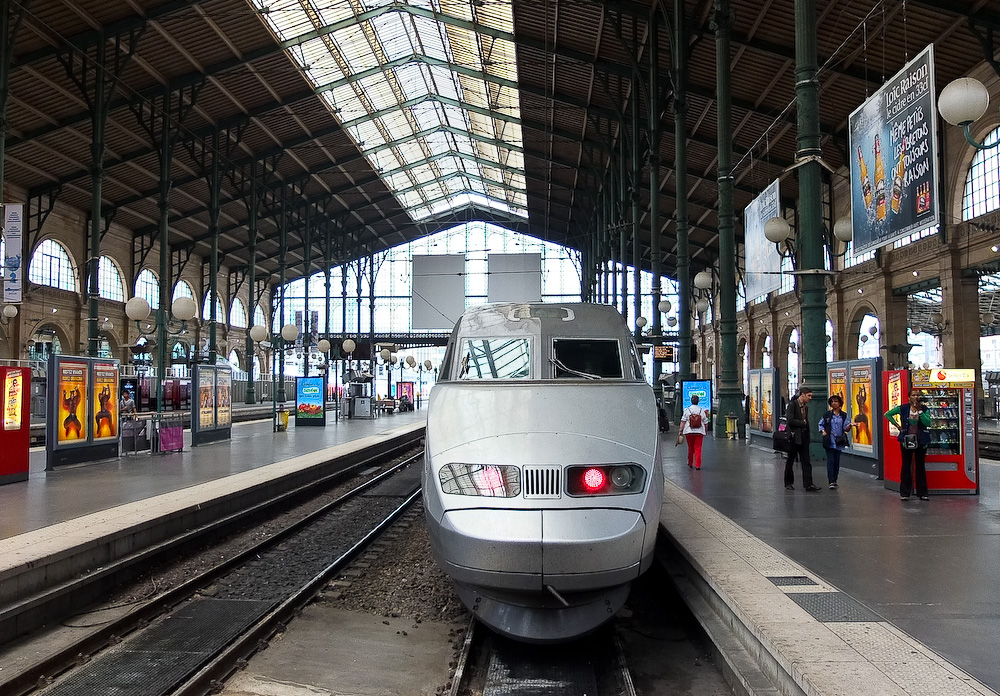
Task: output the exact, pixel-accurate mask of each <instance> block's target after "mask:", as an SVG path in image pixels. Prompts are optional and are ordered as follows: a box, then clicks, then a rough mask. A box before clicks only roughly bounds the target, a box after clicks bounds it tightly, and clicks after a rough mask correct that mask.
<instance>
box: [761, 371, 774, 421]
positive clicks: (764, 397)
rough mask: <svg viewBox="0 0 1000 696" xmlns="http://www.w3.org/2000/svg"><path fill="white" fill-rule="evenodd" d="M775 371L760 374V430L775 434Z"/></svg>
mask: <svg viewBox="0 0 1000 696" xmlns="http://www.w3.org/2000/svg"><path fill="white" fill-rule="evenodd" d="M773 409H774V371H773V370H764V371H763V372H761V373H760V430H761V432H763V433H770V432H774V411H773Z"/></svg>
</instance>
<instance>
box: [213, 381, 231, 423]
mask: <svg viewBox="0 0 1000 696" xmlns="http://www.w3.org/2000/svg"><path fill="white" fill-rule="evenodd" d="M215 380H216V384H217V386H218V395H217V397H216V406H215V413H216V417H215V424H216V426H217V427H219V428H228V427H229V426H231V425H232V424H233V371H232V370H228V369H226V368H223V367H217V368H215Z"/></svg>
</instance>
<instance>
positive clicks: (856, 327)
mask: <svg viewBox="0 0 1000 696" xmlns="http://www.w3.org/2000/svg"><path fill="white" fill-rule="evenodd" d="M869 314H871V315H872V316H873V317H875V318H876V319H878V321H879V325H881V323H882V318H881V317H879V315H878V312H877V311H876V310H875V306H874V305H873V304H872V303H871V302H869V301H867V300H861V301H860V302H858V303H857V304H855V305H854V306H853V307H852V308H851V309H850V310H849V311H848V313H847V316H848V320H847V325H846V326H845V327H844V331H843V335H844V345H843V346H842V348H843V350H841V351H840V356H839V357H840V359H842V360H854V359H855V358H857V357H858V343H859V341H860V339H861V324H862V322H863V321H864V319H865V317H866V316H867V315H869Z"/></svg>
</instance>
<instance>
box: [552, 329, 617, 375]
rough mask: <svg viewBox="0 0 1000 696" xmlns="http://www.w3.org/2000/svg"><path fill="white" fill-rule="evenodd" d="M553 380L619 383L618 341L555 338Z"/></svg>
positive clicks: (553, 346)
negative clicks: (574, 379) (613, 381)
mask: <svg viewBox="0 0 1000 696" xmlns="http://www.w3.org/2000/svg"><path fill="white" fill-rule="evenodd" d="M552 365H553V367H554V368H555V372H554V374H553V377H555V378H556V379H573V378H574V377H575V378H580V379H621V378H622V358H621V353H620V352H619V350H618V341H616V340H614V339H611V340H608V339H594V338H557V339H554V340H553V341H552Z"/></svg>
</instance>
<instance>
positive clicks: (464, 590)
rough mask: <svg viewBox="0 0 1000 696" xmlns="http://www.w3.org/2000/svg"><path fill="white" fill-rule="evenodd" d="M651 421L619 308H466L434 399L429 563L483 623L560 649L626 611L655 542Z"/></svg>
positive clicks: (426, 477)
mask: <svg viewBox="0 0 1000 696" xmlns="http://www.w3.org/2000/svg"><path fill="white" fill-rule="evenodd" d="M656 415H657V411H656V402H655V398H654V396H653V392H652V389H651V388H650V386H649V385H648V384H647V383H646V382H645V380H644V377H643V373H642V368H641V364H640V361H639V358H638V354H637V352H636V347H635V343H634V342H633V339H632V337H631V335H630V334H629V332H628V330H627V328H626V326H625V323H624V321H623V320H622V317H621V314H619V313H618V311H617V310H616V309H615V308H613V307H610V306H606V305H597V304H573V303H569V304H492V305H484V306H481V307H475V308H472V309H469V310H468V311H466V313H465V314H464V315H463V316H462V318H461V319H460V320H459V321H458V323H457V324H456V326H455V330H454V331H453V333H452V335H451V338H450V340H449V343H448V348H447V351H446V354H445V359H444V364H443V365H442V369H441V373H440V375H439V379H438V383H437V385H436V386H435V387H434V390H433V391H432V392H431V398H430V403H429V406H428V413H427V437H426V447H425V455H424V469H423V497H424V510H425V515H426V518H427V524H428V527H429V529H430V536H431V543H432V548H433V552H434V555H435V558H436V560H437V562H438V564H439V565H440V566H441V567H442V568H443V569H444V570H445V572H446V573H447V574H448V575H450V576H451V577H452V578H453V579H454V580H455V583H456V587H457V589H458V593H459V596H460V597H461V599H462V601H463V602H464V603H465V605H466V606H467V607H468V608H469V609H470V611H472V612H473V613H474V614H475V616H476V617H477V618H478V619H479V620H480V621H481V622H483V623H485V624H486V625H488V626H489V627H491V628H492V629H493V630H495V631H497V632H498V633H501V634H504V635H507V636H509V637H512V638H515V639H518V640H521V641H526V642H536V643H551V642H561V641H566V640H570V639H573V638H576V637H579V636H582V635H585V634H587V633H589V632H591V631H593V630H594V629H596V628H597V627H599V626H600V625H601V624H603V623H604V622H605V621H607V620H609V619H610V618H611V617H612V616H613V615H614V614H615V612H617V611H618V609H620V608H621V606H622V605H623V604H624V602H625V600H626V598H627V596H628V590H629V586H630V583H631V582H632V581H633V580H635V579H636V578H637V577H639V575H640V574H641V573H643V572H644V571H645V570H646V569H647V568H648V567H649V565H650V564H651V562H652V557H653V552H654V546H655V541H656V530H657V527H658V520H659V516H660V507H661V504H662V502H663V475H662V469H661V465H660V450H659V438H658V433H657V421H656Z"/></svg>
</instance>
